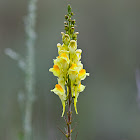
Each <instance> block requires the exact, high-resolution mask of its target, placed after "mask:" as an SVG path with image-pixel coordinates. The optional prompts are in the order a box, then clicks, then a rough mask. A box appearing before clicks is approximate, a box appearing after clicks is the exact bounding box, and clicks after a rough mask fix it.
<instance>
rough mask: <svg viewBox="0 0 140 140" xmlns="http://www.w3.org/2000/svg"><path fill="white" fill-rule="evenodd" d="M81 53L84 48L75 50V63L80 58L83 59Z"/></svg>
mask: <svg viewBox="0 0 140 140" xmlns="http://www.w3.org/2000/svg"><path fill="white" fill-rule="evenodd" d="M81 53H82V50H81V49H77V50H76V51H75V55H74V57H73V61H74V63H76V64H77V63H78V62H79V60H80V59H81Z"/></svg>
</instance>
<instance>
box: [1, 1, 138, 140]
mask: <svg viewBox="0 0 140 140" xmlns="http://www.w3.org/2000/svg"><path fill="white" fill-rule="evenodd" d="M27 2H28V1H27V0H0V79H1V80H0V140H18V135H19V133H21V132H22V113H23V112H22V111H21V109H20V106H19V102H18V93H19V92H20V91H24V90H25V85H24V73H23V72H22V71H21V70H20V69H19V67H18V65H17V62H16V61H14V60H12V59H10V58H9V57H8V56H6V55H5V54H4V50H5V49H6V48H12V49H13V50H15V51H16V52H18V53H20V54H21V55H22V56H25V55H26V45H25V39H26V36H25V32H24V23H23V18H24V16H26V15H27ZM68 2H69V1H66V0H39V2H38V11H37V27H36V31H37V35H38V36H37V40H36V47H35V49H36V93H35V94H36V101H35V103H34V109H33V140H64V137H63V135H62V134H61V132H59V130H58V129H57V126H59V127H60V128H62V129H63V128H64V126H65V123H64V119H63V118H61V112H62V106H61V101H60V99H59V98H58V97H57V96H56V95H55V94H53V93H51V92H50V90H51V89H53V88H54V85H55V84H56V82H57V80H56V77H54V76H53V75H52V73H50V72H49V71H48V70H49V68H50V67H52V65H53V59H54V58H55V57H56V56H57V47H56V44H57V43H59V42H60V43H61V34H60V32H62V31H64V26H63V21H64V15H65V14H66V11H67V4H68ZM69 3H70V4H71V6H72V9H73V12H74V13H75V14H76V15H75V19H76V22H77V28H76V31H79V33H80V34H79V36H78V48H80V49H82V50H83V53H82V62H83V64H84V67H85V69H86V70H87V72H89V73H90V77H87V78H86V80H84V82H83V84H85V85H86V89H85V91H84V92H82V93H81V94H80V97H79V98H78V112H79V114H78V115H75V112H74V109H73V112H74V115H73V117H74V121H75V122H77V124H78V126H77V127H76V129H75V133H74V134H73V138H74V137H75V135H76V132H77V131H78V138H77V140H140V108H139V106H138V102H137V87H136V80H135V70H136V68H137V67H139V64H140V42H139V35H140V30H139V29H140V28H139V25H140V18H139V12H140V1H138V0H71V1H70V2H69ZM73 126H74V124H73Z"/></svg>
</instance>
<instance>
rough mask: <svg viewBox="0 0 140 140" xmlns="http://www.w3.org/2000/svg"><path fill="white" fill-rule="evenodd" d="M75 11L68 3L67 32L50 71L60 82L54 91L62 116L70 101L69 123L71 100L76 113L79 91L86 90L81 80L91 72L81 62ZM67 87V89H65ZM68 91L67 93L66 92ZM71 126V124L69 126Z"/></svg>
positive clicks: (58, 45)
mask: <svg viewBox="0 0 140 140" xmlns="http://www.w3.org/2000/svg"><path fill="white" fill-rule="evenodd" d="M72 16H73V12H71V6H70V5H68V14H67V15H65V22H64V24H65V31H66V32H65V33H64V32H61V34H62V43H63V44H60V43H58V44H57V49H58V55H59V56H58V57H56V59H54V66H53V68H50V69H49V71H51V72H53V74H54V75H55V76H57V77H58V79H57V80H58V84H56V85H55V88H54V89H53V90H51V91H53V92H54V93H55V94H56V95H58V96H59V98H60V100H61V102H62V106H63V112H62V117H63V115H64V113H65V106H66V101H67V102H68V112H67V113H68V118H70V120H69V122H68V125H70V124H71V116H72V115H71V105H72V102H71V100H72V99H74V108H75V112H76V114H78V112H77V100H78V96H79V93H80V92H82V91H84V89H85V86H84V85H82V84H81V80H84V79H85V78H86V76H89V73H86V70H85V69H83V64H82V63H81V61H80V60H81V54H82V50H81V49H77V35H78V34H79V33H78V32H75V31H74V30H75V20H73V19H72ZM65 89H66V91H65ZM66 92H67V93H66ZM68 127H69V126H68ZM70 132H72V131H71V130H70V131H69V134H71V133H70Z"/></svg>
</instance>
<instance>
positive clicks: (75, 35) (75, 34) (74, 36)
mask: <svg viewBox="0 0 140 140" xmlns="http://www.w3.org/2000/svg"><path fill="white" fill-rule="evenodd" d="M78 34H79V32H75V33H74V34H73V36H72V37H73V39H74V40H77V35H78Z"/></svg>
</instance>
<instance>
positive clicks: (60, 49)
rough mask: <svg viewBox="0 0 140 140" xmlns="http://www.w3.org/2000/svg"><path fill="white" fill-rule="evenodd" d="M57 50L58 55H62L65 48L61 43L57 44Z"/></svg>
mask: <svg viewBox="0 0 140 140" xmlns="http://www.w3.org/2000/svg"><path fill="white" fill-rule="evenodd" d="M57 48H58V54H59V55H60V52H61V51H62V50H64V48H63V47H62V46H61V44H60V43H58V44H57Z"/></svg>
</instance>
